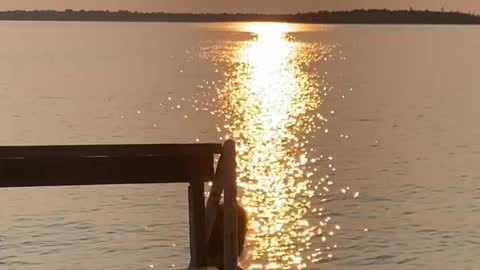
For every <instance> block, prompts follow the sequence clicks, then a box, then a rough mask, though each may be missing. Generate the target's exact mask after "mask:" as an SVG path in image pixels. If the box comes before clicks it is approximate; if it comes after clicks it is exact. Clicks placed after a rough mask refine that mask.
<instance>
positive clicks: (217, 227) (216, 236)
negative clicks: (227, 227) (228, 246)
mask: <svg viewBox="0 0 480 270" xmlns="http://www.w3.org/2000/svg"><path fill="white" fill-rule="evenodd" d="M223 219H224V206H223V204H221V205H219V206H218V208H217V216H216V219H215V223H214V224H213V229H212V234H211V236H210V239H209V240H208V257H209V258H210V259H213V260H215V259H214V258H217V260H220V261H221V263H222V264H223V246H224V242H223V226H224V223H223ZM237 228H238V229H237V232H238V234H237V239H238V240H237V243H238V247H237V250H238V254H237V255H238V256H239V257H240V256H241V255H242V253H243V250H244V247H245V239H246V235H247V213H246V212H245V209H243V207H241V206H239V205H237ZM217 267H219V266H218V265H217Z"/></svg>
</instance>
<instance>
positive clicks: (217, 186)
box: [205, 154, 225, 242]
mask: <svg viewBox="0 0 480 270" xmlns="http://www.w3.org/2000/svg"><path fill="white" fill-rule="evenodd" d="M223 162H224V156H223V154H222V155H220V158H219V160H218V163H217V169H216V172H215V176H214V178H213V183H212V187H211V188H210V194H209V196H208V199H207V206H206V210H205V215H206V228H207V230H206V239H207V242H208V241H209V239H210V236H211V235H212V230H213V224H215V220H216V219H217V211H218V205H219V204H220V200H221V198H222V193H223V182H222V181H223V178H225V177H224V176H223V175H224V170H223V165H222V163H223Z"/></svg>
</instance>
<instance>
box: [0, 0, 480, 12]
mask: <svg viewBox="0 0 480 270" xmlns="http://www.w3.org/2000/svg"><path fill="white" fill-rule="evenodd" d="M409 7H413V8H415V9H432V10H440V9H441V8H442V7H444V8H445V9H446V10H460V11H468V12H474V13H480V1H479V0H0V10H15V9H22V10H33V9H56V10H63V9H67V8H70V9H97V10H98V9H100V10H107V9H108V10H119V9H124V10H137V11H165V12H195V13H198V12H254V13H295V12H305V11H316V10H349V9H357V8H388V9H408V8H409Z"/></svg>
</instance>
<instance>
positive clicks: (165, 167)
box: [0, 141, 237, 270]
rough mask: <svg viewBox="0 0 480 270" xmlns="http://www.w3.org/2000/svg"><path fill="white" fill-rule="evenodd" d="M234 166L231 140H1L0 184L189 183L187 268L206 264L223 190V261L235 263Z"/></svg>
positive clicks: (229, 268)
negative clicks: (207, 192) (209, 193)
mask: <svg viewBox="0 0 480 270" xmlns="http://www.w3.org/2000/svg"><path fill="white" fill-rule="evenodd" d="M215 155H220V161H219V165H218V166H217V168H215V167H214V156H215ZM235 170H236V166H235V144H234V142H233V141H227V142H225V143H224V144H223V145H221V144H137V145H128V144H127V145H56V146H0V188H12V187H40V186H72V185H75V186H76V185H120V184H147V183H148V184H151V183H186V184H188V194H189V195H188V198H189V202H188V203H189V220H190V260H191V261H190V269H198V268H202V267H203V269H205V267H207V254H208V250H207V248H208V245H207V243H208V237H209V235H210V231H211V228H210V227H211V224H213V221H212V219H215V214H214V210H213V209H214V208H215V206H216V204H218V202H219V200H220V194H221V193H222V191H224V207H225V215H224V226H225V228H224V243H225V245H224V248H225V250H224V258H225V261H224V267H225V270H236V269H237V237H236V235H237V228H236V226H237V222H236V218H237V216H236V203H237V202H236V179H235ZM205 182H213V187H214V189H215V192H213V195H214V198H213V199H211V198H209V205H208V207H206V206H205V196H204V183H205ZM206 212H207V213H206ZM212 213H213V214H212ZM206 216H207V217H208V218H206ZM207 225H208V226H207ZM208 269H211V268H208Z"/></svg>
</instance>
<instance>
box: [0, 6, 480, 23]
mask: <svg viewBox="0 0 480 270" xmlns="http://www.w3.org/2000/svg"><path fill="white" fill-rule="evenodd" d="M0 21H72V22H210V23H211V22H250V21H256V22H288V23H310V24H429V25H447V24H451V25H455V24H456V25H477V24H480V16H478V15H474V14H466V13H461V12H444V11H428V10H426V11H419V10H379V9H371V10H352V11H319V12H310V13H297V14H284V15H273V14H228V13H211V14H210V13H205V14H192V13H164V12H154V13H142V12H132V11H115V12H112V11H85V10H65V11H54V10H37V11H20V10H17V11H0Z"/></svg>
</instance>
